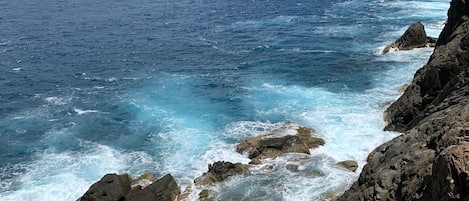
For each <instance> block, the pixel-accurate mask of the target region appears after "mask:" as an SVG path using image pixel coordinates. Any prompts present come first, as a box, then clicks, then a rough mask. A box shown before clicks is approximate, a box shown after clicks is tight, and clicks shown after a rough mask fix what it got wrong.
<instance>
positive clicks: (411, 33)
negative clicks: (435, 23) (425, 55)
mask: <svg viewBox="0 0 469 201" xmlns="http://www.w3.org/2000/svg"><path fill="white" fill-rule="evenodd" d="M435 42H436V41H435V38H432V37H428V36H427V33H426V32H425V27H424V26H423V24H422V23H421V22H415V23H413V24H412V25H410V26H409V28H408V29H407V30H406V31H405V32H404V34H403V35H402V36H401V37H400V38H399V39H397V40H396V41H395V42H393V43H391V44H389V45H387V46H386V47H385V48H384V50H383V54H386V53H388V52H389V50H390V49H391V48H393V49H397V50H411V49H414V48H421V47H426V46H434V45H435Z"/></svg>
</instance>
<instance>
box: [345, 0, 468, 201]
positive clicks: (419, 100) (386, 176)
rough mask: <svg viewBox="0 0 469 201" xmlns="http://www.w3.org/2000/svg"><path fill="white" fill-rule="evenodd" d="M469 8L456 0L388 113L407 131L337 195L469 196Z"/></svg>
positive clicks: (392, 124) (394, 127) (393, 124)
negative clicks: (429, 50) (434, 42)
mask: <svg viewBox="0 0 469 201" xmlns="http://www.w3.org/2000/svg"><path fill="white" fill-rule="evenodd" d="M468 11H469V9H468V5H467V4H466V2H465V0H453V1H452V2H451V7H450V9H449V12H448V23H447V25H446V26H445V28H444V30H443V32H442V33H441V34H440V37H439V38H438V41H437V46H436V47H435V50H434V53H433V54H432V56H431V57H430V59H429V61H428V63H427V64H426V65H425V66H423V67H422V68H421V69H419V70H418V71H417V72H416V74H415V77H414V80H413V82H412V83H411V84H410V85H409V87H408V88H407V89H406V91H405V92H404V94H403V95H402V96H401V97H400V98H399V99H398V100H397V101H396V102H394V103H393V104H392V105H391V106H390V107H389V108H388V109H387V110H386V112H385V120H386V121H387V122H388V125H387V126H386V128H385V129H386V130H391V131H399V132H403V133H404V134H403V135H401V136H398V137H396V138H394V139H393V140H391V141H389V142H387V143H385V144H383V145H381V146H379V147H377V148H376V149H375V150H374V151H373V152H372V153H370V155H369V157H368V160H367V161H368V163H367V164H366V165H365V167H364V168H363V171H362V173H361V174H360V177H359V179H358V181H357V182H355V183H354V184H353V185H352V187H351V188H350V189H349V190H348V191H346V192H345V193H344V194H343V195H342V196H340V197H338V199H337V200H406V201H407V200H409V201H413V200H435V201H438V200H441V201H443V200H444V201H446V200H468V199H469V197H468V194H469V193H468V192H469V191H468V189H469V188H468V186H469V185H468V175H469V162H468V161H469V154H468V153H469V152H468V151H469V17H468V14H469V12H468Z"/></svg>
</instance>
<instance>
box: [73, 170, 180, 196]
mask: <svg viewBox="0 0 469 201" xmlns="http://www.w3.org/2000/svg"><path fill="white" fill-rule="evenodd" d="M142 180H153V178H152V175H150V174H145V175H144V176H143V177H140V178H139V179H137V183H138V181H142ZM131 181H132V179H131V178H130V176H129V175H128V174H122V175H117V174H107V175H105V176H104V177H103V178H102V179H101V180H99V181H98V182H96V183H95V184H93V185H92V186H91V187H90V189H89V190H88V191H87V192H86V193H85V194H84V195H83V196H82V197H81V198H79V199H78V201H155V200H159V201H174V200H176V198H177V196H178V195H179V194H180V189H179V186H178V185H177V183H176V181H175V180H174V178H173V176H171V175H170V174H167V175H165V176H164V177H162V178H160V179H157V180H156V181H154V182H153V183H151V184H149V185H147V186H145V187H143V186H140V185H137V186H136V187H135V188H131Z"/></svg>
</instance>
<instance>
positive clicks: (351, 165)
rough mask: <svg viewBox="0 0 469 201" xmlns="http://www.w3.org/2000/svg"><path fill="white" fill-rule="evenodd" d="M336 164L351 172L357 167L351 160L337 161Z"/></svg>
mask: <svg viewBox="0 0 469 201" xmlns="http://www.w3.org/2000/svg"><path fill="white" fill-rule="evenodd" d="M337 165H338V166H340V167H343V168H345V169H347V170H350V171H352V172H355V171H356V170H357V169H358V163H357V162H356V161H352V160H348V161H341V162H338V163H337Z"/></svg>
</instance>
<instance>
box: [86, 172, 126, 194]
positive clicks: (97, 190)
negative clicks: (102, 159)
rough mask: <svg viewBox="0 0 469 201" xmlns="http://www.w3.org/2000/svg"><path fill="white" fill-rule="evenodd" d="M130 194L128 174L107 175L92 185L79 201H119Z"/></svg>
mask: <svg viewBox="0 0 469 201" xmlns="http://www.w3.org/2000/svg"><path fill="white" fill-rule="evenodd" d="M129 192H130V177H129V175H128V174H122V175H117V174H107V175H104V177H103V178H101V180H99V181H98V182H96V183H94V184H93V185H92V186H91V187H90V189H89V190H88V191H86V193H85V194H84V195H83V196H82V197H81V198H80V199H79V200H81V201H116V200H117V201H121V200H125V196H126V195H127V194H128V193H129Z"/></svg>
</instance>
